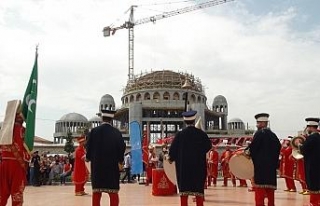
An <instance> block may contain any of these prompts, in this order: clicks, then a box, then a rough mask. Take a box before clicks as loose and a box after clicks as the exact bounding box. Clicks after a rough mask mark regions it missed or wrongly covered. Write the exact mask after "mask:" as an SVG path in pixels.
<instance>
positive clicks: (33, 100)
mask: <svg viewBox="0 0 320 206" xmlns="http://www.w3.org/2000/svg"><path fill="white" fill-rule="evenodd" d="M32 83H33V84H37V80H36V79H33V80H32ZM30 95H31V94H28V95H27V97H26V104H27V105H28V110H29V111H30V112H33V111H32V108H31V107H32V105H33V104H36V100H35V99H30Z"/></svg>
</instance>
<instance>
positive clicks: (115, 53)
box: [0, 0, 320, 140]
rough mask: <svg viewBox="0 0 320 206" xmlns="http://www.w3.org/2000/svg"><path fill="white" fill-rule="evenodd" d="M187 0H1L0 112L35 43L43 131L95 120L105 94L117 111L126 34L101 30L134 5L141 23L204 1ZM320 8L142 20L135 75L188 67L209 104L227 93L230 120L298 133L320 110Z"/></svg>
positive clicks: (247, 4)
mask: <svg viewBox="0 0 320 206" xmlns="http://www.w3.org/2000/svg"><path fill="white" fill-rule="evenodd" d="M168 2H171V4H163V3H168ZM172 2H180V3H172ZM181 2H182V1H180V0H174V1H172V0H171V1H168V0H148V1H147V0H144V1H142V0H140V1H137V0H136V1H129V0H122V1H119V0H91V1H88V0H56V1H51V0H1V2H0V35H1V38H0V118H1V119H3V118H4V113H5V108H6V103H7V101H8V100H11V99H22V98H23V95H24V91H25V88H26V86H27V83H28V80H29V77H30V73H31V69H32V66H33V62H34V54H35V47H36V45H37V44H39V59H38V65H39V70H38V73H39V79H38V102H37V123H36V135H37V136H41V137H44V138H46V139H50V140H52V139H53V133H54V125H55V121H57V120H59V119H60V118H61V117H62V116H63V115H65V114H67V113H71V112H76V113H80V114H82V115H84V116H86V117H87V118H88V119H90V118H91V117H93V116H94V115H95V113H97V112H98V109H99V102H100V98H101V97H102V96H103V95H104V94H110V95H112V96H113V97H114V99H115V102H116V107H118V108H119V107H120V106H121V96H122V89H123V88H124V86H125V84H126V81H127V75H128V31H127V30H126V29H123V30H119V31H117V32H116V33H115V35H114V36H111V37H109V38H105V37H103V34H102V29H103V27H105V26H109V25H110V24H112V23H113V24H114V25H115V26H118V25H121V24H122V23H124V21H125V20H127V19H128V18H129V14H128V13H125V11H126V10H127V9H128V8H129V7H130V5H133V4H136V5H138V7H137V8H136V12H135V19H136V20H138V19H140V18H143V17H148V16H152V15H156V14H159V13H162V12H166V11H171V10H173V9H177V8H183V7H186V6H190V5H191V4H194V3H201V2H204V1H199V0H198V1H185V2H183V3H181ZM154 4H156V5H154ZM319 8H320V1H318V0H282V1H279V0H259V1H256V0H236V1H233V2H229V3H225V4H223V5H219V6H213V7H210V8H207V9H201V10H197V11H193V12H189V13H186V14H181V15H178V16H175V17H170V18H166V19H162V20H159V21H157V22H156V23H155V24H153V23H147V24H143V25H138V26H136V27H135V68H134V72H135V74H140V73H141V72H146V71H151V70H153V71H155V70H163V69H170V70H173V71H176V72H178V71H183V72H185V71H187V72H189V73H192V74H193V75H195V76H196V77H198V78H200V79H201V80H202V84H203V85H204V86H205V89H206V96H207V98H208V101H207V105H208V106H209V107H210V108H211V107H212V103H213V99H214V97H216V96H217V95H223V96H225V97H226V99H227V101H228V105H229V115H228V119H229V120H230V119H232V118H236V117H237V118H240V119H242V120H243V122H245V123H248V124H249V126H250V127H252V128H255V119H254V115H255V114H256V113H259V112H267V113H269V114H270V122H271V128H272V129H273V130H274V131H275V132H276V133H277V134H278V136H279V137H285V136H287V135H295V134H296V132H297V131H298V130H302V129H303V128H304V127H305V121H304V119H305V118H306V117H309V116H313V117H319V116H320V114H319V111H320V109H319V107H320V104H319V100H320V92H319V81H320V58H319V54H320V17H319ZM1 121H2V120H1Z"/></svg>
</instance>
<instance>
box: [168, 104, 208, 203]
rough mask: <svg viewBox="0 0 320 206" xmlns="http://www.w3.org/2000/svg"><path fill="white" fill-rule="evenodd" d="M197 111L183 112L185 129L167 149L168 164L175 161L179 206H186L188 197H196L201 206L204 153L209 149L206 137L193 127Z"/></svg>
mask: <svg viewBox="0 0 320 206" xmlns="http://www.w3.org/2000/svg"><path fill="white" fill-rule="evenodd" d="M196 113H197V111H193V110H191V111H187V112H183V113H182V116H183V119H184V121H185V123H186V128H184V129H183V130H182V131H179V132H178V133H177V134H176V135H175V138H174V139H173V141H172V144H171V146H170V148H169V162H172V161H175V164H176V175H177V183H178V188H179V192H180V204H181V206H187V205H188V196H189V195H194V196H196V205H197V206H203V200H204V184H205V180H206V176H207V174H206V173H207V169H206V165H207V163H206V153H207V152H208V151H209V150H210V149H211V147H212V146H211V141H210V140H209V138H208V135H207V134H206V133H205V132H204V131H202V130H201V129H198V128H196V127H195V119H196Z"/></svg>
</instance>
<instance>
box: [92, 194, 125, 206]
mask: <svg viewBox="0 0 320 206" xmlns="http://www.w3.org/2000/svg"><path fill="white" fill-rule="evenodd" d="M108 194H109V197H110V206H119V195H118V193H108ZM101 196H102V193H101V192H93V193H92V206H100V200H101Z"/></svg>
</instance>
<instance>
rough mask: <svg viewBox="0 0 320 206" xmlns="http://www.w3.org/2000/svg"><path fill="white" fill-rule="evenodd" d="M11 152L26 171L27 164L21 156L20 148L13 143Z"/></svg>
mask: <svg viewBox="0 0 320 206" xmlns="http://www.w3.org/2000/svg"><path fill="white" fill-rule="evenodd" d="M11 151H12V153H13V155H14V157H15V158H16V159H17V161H18V162H19V163H20V165H21V167H22V169H24V170H26V167H27V165H26V162H25V161H24V160H23V157H21V156H20V154H19V151H18V147H17V146H16V143H13V144H12V146H11Z"/></svg>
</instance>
